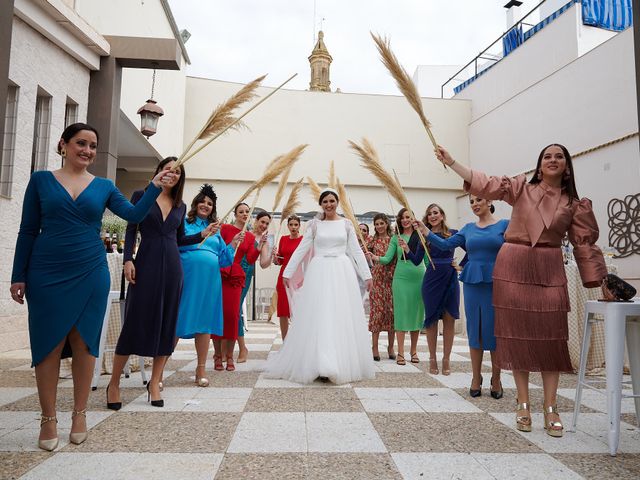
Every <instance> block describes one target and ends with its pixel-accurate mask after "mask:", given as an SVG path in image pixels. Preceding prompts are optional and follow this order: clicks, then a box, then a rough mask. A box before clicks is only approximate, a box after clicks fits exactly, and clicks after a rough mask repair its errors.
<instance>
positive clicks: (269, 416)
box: [0, 322, 640, 480]
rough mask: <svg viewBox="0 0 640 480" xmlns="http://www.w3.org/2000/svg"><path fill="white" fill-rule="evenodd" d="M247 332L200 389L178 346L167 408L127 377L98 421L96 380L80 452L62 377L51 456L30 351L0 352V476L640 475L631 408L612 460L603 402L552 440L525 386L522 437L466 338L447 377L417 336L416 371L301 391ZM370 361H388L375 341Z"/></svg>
mask: <svg viewBox="0 0 640 480" xmlns="http://www.w3.org/2000/svg"><path fill="white" fill-rule="evenodd" d="M249 328H250V330H249V331H248V332H247V335H246V337H245V338H246V339H247V344H248V347H249V350H250V352H251V354H250V357H249V361H248V362H247V363H245V364H237V370H236V371H235V372H226V371H225V372H214V371H213V368H212V365H211V361H209V364H208V372H209V378H210V380H211V386H210V387H209V388H199V387H196V386H194V385H193V381H194V377H193V374H194V370H195V366H196V363H197V362H196V360H195V350H194V348H193V342H192V341H181V342H180V344H179V345H178V349H177V350H176V352H175V353H174V355H173V356H172V358H171V360H170V361H169V362H168V364H167V372H166V378H165V389H164V392H163V396H164V399H165V407H164V408H155V407H151V406H150V405H149V404H148V403H147V402H146V391H145V390H144V387H143V385H142V381H141V377H140V375H139V374H133V375H132V376H131V377H130V378H129V379H123V382H122V386H123V388H122V400H123V403H124V407H123V408H122V410H120V411H119V412H112V411H110V410H107V409H106V404H105V385H106V383H107V381H108V377H107V376H103V377H102V378H101V381H100V386H99V388H98V390H97V391H95V392H92V393H91V397H90V404H89V410H90V411H89V413H88V422H89V426H90V433H89V439H88V440H87V441H86V442H85V443H84V444H82V445H79V446H75V445H72V444H69V443H68V441H67V437H68V431H69V427H70V410H71V408H72V389H71V381H70V380H61V382H60V387H59V391H58V411H59V414H58V418H59V421H60V423H59V424H58V432H59V434H60V440H61V442H60V446H59V447H58V449H57V450H56V451H55V452H52V453H48V452H43V451H40V450H38V448H37V446H36V441H37V437H38V428H39V426H38V418H39V417H38V415H39V407H38V400H37V395H36V389H35V379H34V377H33V371H32V370H31V369H30V368H29V352H28V351H26V350H25V351H16V352H9V353H5V354H0V478H2V479H9V478H22V479H47V480H54V479H65V480H70V479H111V480H113V479H123V480H124V479H127V480H128V479H136V480H138V479H149V480H162V479H182V478H184V479H214V478H215V479H253V478H255V479H262V480H269V479H299V478H300V479H302V478H304V479H316V478H318V479H320V478H322V479H333V478H336V479H338V478H340V479H380V480H382V479H414V478H415V479H424V478H429V479H440V478H442V479H452V478H453V479H467V478H468V479H474V480H482V479H503V478H504V479H507V478H508V479H513V478H521V479H528V478H531V479H539V478H545V477H546V478H550V479H579V478H598V479H604V478H629V479H637V478H639V477H640V429H638V428H637V426H636V425H637V423H636V418H635V414H634V407H633V403H632V400H630V399H625V400H623V406H622V412H623V415H622V420H623V423H622V424H621V440H620V451H619V453H618V455H617V456H616V457H611V456H609V455H608V453H607V452H608V447H607V440H606V434H605V431H606V426H607V423H608V422H607V418H606V415H605V413H603V412H604V411H605V405H606V404H605V397H604V396H599V395H597V394H596V393H595V392H589V391H587V392H585V395H584V401H583V407H582V410H581V411H582V413H581V416H580V422H579V425H578V431H577V432H576V433H571V432H565V435H564V437H563V438H560V439H557V438H551V437H549V436H548V435H546V434H545V433H544V430H543V428H542V413H540V412H541V410H542V389H541V379H540V377H539V375H532V377H531V403H532V406H533V412H534V414H533V432H531V433H521V432H518V431H517V430H516V429H515V415H514V411H513V410H514V404H515V388H514V387H515V386H514V382H513V377H511V375H509V374H508V373H505V374H503V380H502V382H503V385H504V389H505V396H504V398H502V399H501V400H494V399H493V398H491V397H490V396H489V387H488V383H489V378H490V375H491V373H490V363H489V362H488V355H486V357H485V363H484V367H483V374H484V379H485V384H484V389H483V392H482V396H481V397H480V398H476V399H472V398H470V397H469V394H468V387H469V383H470V381H471V373H470V372H471V363H470V361H469V354H468V349H467V345H466V339H464V338H456V341H455V344H454V348H453V352H454V353H453V354H452V356H451V361H452V363H451V367H452V373H451V375H450V376H443V375H430V374H429V373H427V370H428V362H427V361H426V360H427V358H428V354H427V348H426V342H425V339H424V336H421V338H420V347H419V349H418V353H419V355H420V358H421V360H422V361H421V362H420V363H419V364H410V363H408V364H407V365H406V366H398V365H396V364H395V362H393V361H391V360H388V359H386V358H384V357H385V356H384V355H383V360H382V361H381V362H379V363H376V368H377V370H378V371H377V373H376V378H375V379H374V380H370V381H365V382H359V383H354V384H351V385H342V386H339V387H336V386H334V385H332V384H323V383H319V382H318V383H315V384H313V385H308V386H302V385H297V384H294V383H290V382H287V381H282V380H271V379H266V378H263V376H262V374H261V373H260V370H261V368H262V366H263V364H264V362H265V360H266V358H267V356H268V355H270V354H273V352H275V351H277V350H278V349H279V348H280V345H281V344H282V340H281V339H280V336H279V333H278V329H277V327H275V326H274V325H272V324H269V323H259V322H255V323H254V322H251V323H250V325H249ZM382 337H386V335H385V334H383V335H382ZM439 343H441V339H439ZM380 351H381V353H384V352H386V347H385V345H384V344H381V349H380ZM407 351H408V348H407ZM440 357H441V354H440V355H439V358H440ZM575 382H576V376H575V375H563V376H562V378H561V384H560V387H561V388H560V390H559V395H560V396H559V401H558V408H559V410H560V412H561V414H562V419H563V421H564V423H565V427H567V426H568V424H569V422H570V419H571V412H572V411H573V397H574V392H575ZM601 387H602V388H604V383H602V385H601Z"/></svg>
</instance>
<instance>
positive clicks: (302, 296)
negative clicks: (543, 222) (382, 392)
mask: <svg viewBox="0 0 640 480" xmlns="http://www.w3.org/2000/svg"><path fill="white" fill-rule="evenodd" d="M291 315H292V317H291V327H290V328H289V333H288V334H287V338H286V339H285V341H284V344H283V345H282V348H281V349H280V351H279V352H277V353H272V354H271V356H270V357H269V359H268V361H267V365H266V367H265V376H267V377H269V378H282V379H285V380H289V381H293V382H297V383H303V384H305V383H311V382H313V381H314V380H315V379H316V378H318V377H320V376H322V377H328V378H329V380H331V381H332V382H334V383H336V384H342V383H349V382H355V381H358V380H363V379H371V378H373V377H374V366H373V358H372V356H371V345H370V342H369V333H368V331H367V321H366V319H365V315H364V308H363V306H362V296H361V294H360V289H359V287H358V280H357V277H356V273H355V270H354V268H353V265H352V264H351V261H350V260H349V258H348V257H347V256H346V255H342V256H338V257H322V256H316V257H314V258H313V259H312V260H311V262H310V263H309V266H308V267H307V270H306V272H305V276H304V284H303V286H302V288H301V289H300V290H299V291H298V292H297V293H296V298H295V301H293V302H291Z"/></svg>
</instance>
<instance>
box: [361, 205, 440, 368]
mask: <svg viewBox="0 0 640 480" xmlns="http://www.w3.org/2000/svg"><path fill="white" fill-rule="evenodd" d="M412 221H413V220H412V216H411V212H409V211H408V210H407V209H406V208H403V209H401V210H400V211H399V212H398V216H397V217H396V225H397V229H398V231H399V235H394V236H393V237H392V238H391V241H390V242H389V248H388V249H387V253H386V254H385V255H384V256H383V257H379V256H376V255H371V254H369V255H368V257H369V259H370V260H371V261H372V262H379V263H381V264H382V265H387V264H389V263H391V262H392V261H393V259H394V258H397V263H396V270H395V272H394V274H393V283H392V284H391V290H392V291H393V326H394V329H395V331H396V339H397V343H398V356H397V358H396V363H397V364H398V365H405V364H406V360H405V358H404V337H405V333H406V332H410V335H411V351H410V354H411V363H418V362H420V359H419V358H418V353H417V348H418V336H419V335H420V329H421V328H422V324H423V322H424V303H423V302H422V294H421V286H422V278H423V277H424V272H425V270H426V265H427V264H428V262H427V260H426V259H425V261H424V262H422V263H420V264H419V265H417V266H416V265H414V264H413V263H412V262H411V261H410V260H409V259H408V258H406V257H405V255H404V252H403V250H402V246H403V244H408V245H409V248H410V249H411V250H415V249H416V247H417V245H418V241H419V240H418V235H417V234H416V232H414V230H413V226H412Z"/></svg>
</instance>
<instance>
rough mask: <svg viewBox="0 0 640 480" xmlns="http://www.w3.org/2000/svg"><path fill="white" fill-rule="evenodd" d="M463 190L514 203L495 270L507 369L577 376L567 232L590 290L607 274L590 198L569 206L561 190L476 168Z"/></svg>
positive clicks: (502, 362)
mask: <svg viewBox="0 0 640 480" xmlns="http://www.w3.org/2000/svg"><path fill="white" fill-rule="evenodd" d="M464 189H465V190H466V191H469V192H471V193H472V194H473V195H477V196H478V197H480V198H485V199H487V200H503V201H505V202H507V203H509V204H510V205H512V206H513V211H512V213H511V221H510V222H509V227H508V228H507V230H506V231H505V234H504V238H505V243H504V245H503V246H502V248H501V249H500V252H499V253H498V257H497V259H496V264H495V268H494V270H493V306H494V308H495V334H496V342H497V343H496V355H497V360H498V365H499V366H500V367H501V368H503V369H506V370H525V371H551V372H557V371H560V372H571V371H572V367H571V359H570V357H569V349H568V347H567V339H568V337H569V331H568V325H567V312H568V311H569V308H570V306H569V293H568V291H567V277H566V275H565V272H564V264H563V261H562V251H561V248H560V246H561V242H562V239H563V237H564V236H565V234H566V233H567V232H568V234H569V241H570V242H571V243H572V244H573V246H574V250H573V254H574V258H575V259H576V262H577V264H578V270H579V271H580V276H581V277H582V283H583V284H584V286H585V287H595V286H599V285H600V283H601V282H602V279H603V278H604V277H605V276H606V275H607V268H606V266H605V263H604V258H603V257H602V252H601V251H600V249H599V248H598V247H597V246H596V245H595V243H596V241H597V240H598V234H599V231H598V224H597V222H596V219H595V216H594V214H593V210H592V208H591V201H590V200H589V199H587V198H583V199H582V200H575V201H573V202H571V203H569V197H568V196H567V194H566V193H565V192H563V191H562V190H561V189H560V188H556V187H550V186H548V185H547V184H545V183H544V182H540V183H537V184H531V183H527V182H526V178H525V176H524V175H520V176H517V177H514V178H509V177H488V176H487V175H485V174H484V173H481V172H477V171H473V172H472V179H471V182H470V183H467V182H465V183H464Z"/></svg>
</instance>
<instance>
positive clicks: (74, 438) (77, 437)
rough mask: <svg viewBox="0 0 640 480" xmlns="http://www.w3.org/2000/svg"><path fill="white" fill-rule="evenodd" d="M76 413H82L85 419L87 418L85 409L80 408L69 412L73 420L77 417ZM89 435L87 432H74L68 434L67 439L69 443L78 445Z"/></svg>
mask: <svg viewBox="0 0 640 480" xmlns="http://www.w3.org/2000/svg"><path fill="white" fill-rule="evenodd" d="M78 415H82V416H83V417H84V418H85V420H86V418H87V409H86V408H85V409H82V410H74V411H73V412H72V413H71V419H72V420H73V419H74V418H75V417H77V416H78ZM88 436H89V432H86V431H85V432H76V433H73V432H72V433H70V434H69V441H70V442H71V443H73V444H74V445H80V444H81V443H84V441H85V440H86V439H87V437H88Z"/></svg>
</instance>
